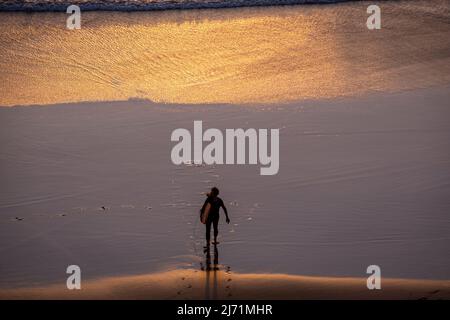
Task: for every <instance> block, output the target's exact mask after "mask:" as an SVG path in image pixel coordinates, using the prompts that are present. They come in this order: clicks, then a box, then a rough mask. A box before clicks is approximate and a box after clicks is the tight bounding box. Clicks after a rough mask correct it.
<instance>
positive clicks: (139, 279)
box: [0, 269, 450, 300]
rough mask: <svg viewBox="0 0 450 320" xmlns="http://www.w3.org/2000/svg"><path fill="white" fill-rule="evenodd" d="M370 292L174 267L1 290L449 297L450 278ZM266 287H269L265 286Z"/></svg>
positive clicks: (337, 283) (331, 282) (53, 294)
mask: <svg viewBox="0 0 450 320" xmlns="http://www.w3.org/2000/svg"><path fill="white" fill-rule="evenodd" d="M381 285H382V289H381V290H368V289H367V286H366V279H365V278H332V277H306V276H295V275H286V274H239V273H228V272H225V271H220V270H217V271H214V270H211V271H206V272H205V271H198V270H194V269H186V270H173V271H167V272H161V273H155V274H148V275H140V276H125V277H115V278H104V279H99V280H93V281H88V282H83V283H82V288H81V290H68V289H67V288H66V287H65V284H62V285H52V286H47V287H38V288H20V289H12V290H1V291H0V299H131V300H134V299H197V300H200V299H411V300H417V299H421V300H428V299H450V281H448V280H447V281H434V280H406V279H382V284H381ZM261 288H264V290H261Z"/></svg>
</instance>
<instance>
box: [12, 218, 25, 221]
mask: <svg viewBox="0 0 450 320" xmlns="http://www.w3.org/2000/svg"><path fill="white" fill-rule="evenodd" d="M14 220H16V221H22V220H23V218H19V217H15V218H14Z"/></svg>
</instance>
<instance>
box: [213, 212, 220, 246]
mask: <svg viewBox="0 0 450 320" xmlns="http://www.w3.org/2000/svg"><path fill="white" fill-rule="evenodd" d="M213 226H214V244H218V243H219V242H217V235H218V234H219V216H217V217H216V218H214V220H213Z"/></svg>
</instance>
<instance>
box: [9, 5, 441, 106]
mask: <svg viewBox="0 0 450 320" xmlns="http://www.w3.org/2000/svg"><path fill="white" fill-rule="evenodd" d="M437 3H438V6H436V7H435V8H431V7H430V6H428V4H427V3H425V5H423V3H422V2H413V3H411V2H400V3H396V2H387V3H386V4H383V29H382V30H380V31H379V32H370V31H369V30H367V28H366V26H365V21H366V7H367V3H364V2H362V3H360V2H357V3H346V4H340V5H330V6H287V7H267V8H246V9H238V10H229V9H220V10H193V11H175V12H137V13H123V12H114V13H111V12H87V13H83V25H82V29H81V30H77V31H70V30H67V29H66V28H65V23H66V22H65V19H66V15H65V14H62V13H36V14H23V13H0V18H1V19H0V36H1V38H2V42H1V44H0V56H1V57H2V59H1V61H0V68H1V70H2V74H1V80H2V81H1V85H0V88H1V91H2V95H1V97H0V105H1V106H11V105H29V104H51V103H60V102H80V101H99V100H100V101H107V100H109V101H117V100H127V99H129V98H133V97H139V98H146V99H150V100H152V101H156V102H167V103H218V102H225V103H280V102H287V101H295V100H300V99H305V98H333V97H338V96H353V95H360V94H365V93H367V92H373V91H400V90H404V89H413V88H422V87H429V86H433V85H443V84H447V83H450V67H449V66H450V55H449V52H450V41H449V39H450V36H449V35H450V28H449V27H448V24H447V21H448V12H449V10H448V3H447V7H442V6H443V4H442V3H441V2H437ZM439 4H440V5H439ZM430 10H431V12H429V11H430ZM430 70H432V71H433V72H430Z"/></svg>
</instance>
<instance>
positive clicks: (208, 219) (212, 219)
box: [200, 187, 230, 247]
mask: <svg viewBox="0 0 450 320" xmlns="http://www.w3.org/2000/svg"><path fill="white" fill-rule="evenodd" d="M218 195H219V189H217V188H216V187H214V188H212V189H211V191H210V192H209V193H208V194H207V196H208V197H207V198H206V200H205V203H204V204H203V207H202V209H201V210H200V219H201V220H202V222H203V223H204V224H206V247H209V243H210V238H211V224H212V225H213V227H214V241H213V244H214V245H217V244H218V243H219V242H218V241H217V235H218V234H219V229H218V227H219V210H220V208H223V211H224V212H225V216H226V222H227V223H230V218H229V217H228V211H227V208H226V207H225V205H224V203H223V201H222V199H220V198H219V197H218Z"/></svg>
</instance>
